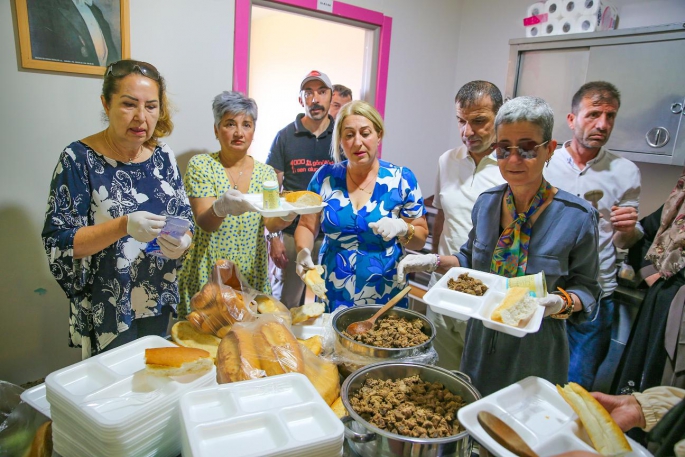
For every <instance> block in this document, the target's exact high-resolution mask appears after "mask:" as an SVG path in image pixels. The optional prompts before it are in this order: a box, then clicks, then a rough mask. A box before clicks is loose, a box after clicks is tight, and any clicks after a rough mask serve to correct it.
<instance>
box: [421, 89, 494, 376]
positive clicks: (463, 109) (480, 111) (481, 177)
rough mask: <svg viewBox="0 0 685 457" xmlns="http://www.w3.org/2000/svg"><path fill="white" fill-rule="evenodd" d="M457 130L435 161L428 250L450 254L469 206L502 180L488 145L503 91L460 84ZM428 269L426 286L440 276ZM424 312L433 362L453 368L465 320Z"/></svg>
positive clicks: (460, 240)
mask: <svg viewBox="0 0 685 457" xmlns="http://www.w3.org/2000/svg"><path fill="white" fill-rule="evenodd" d="M454 101H455V105H456V110H457V122H458V123H459V134H460V136H461V140H462V142H463V145H461V146H459V147H458V148H456V149H450V150H449V151H447V152H445V153H444V154H443V155H442V156H440V159H439V161H438V164H439V165H438V177H437V180H436V182H435V196H434V197H433V206H434V207H435V208H437V209H438V215H437V217H436V220H435V223H434V224H433V252H434V253H437V254H439V255H451V254H454V253H456V252H458V251H459V248H461V246H462V244H464V243H465V242H466V241H467V239H468V236H469V232H470V231H471V228H472V223H471V210H472V209H473V205H474V203H475V202H476V199H477V198H478V196H479V195H480V194H481V192H483V191H484V190H486V189H489V188H491V187H494V186H497V185H499V184H502V183H504V178H502V175H501V174H500V171H499V167H498V166H497V159H496V158H495V155H494V152H492V148H491V147H490V145H491V144H492V143H494V142H495V141H496V135H495V116H496V115H497V111H498V110H499V108H500V106H502V94H501V92H500V91H499V89H497V87H496V86H495V85H494V84H492V83H489V82H487V81H471V82H469V83H467V84H465V85H464V86H463V87H462V88H461V89H459V92H457V96H456V97H455V100H454ZM440 277H441V275H439V274H437V273H433V274H432V275H431V281H430V284H429V286H432V285H433V284H435V282H437V280H438V279H440ZM426 315H427V316H428V318H429V319H430V320H431V321H433V323H434V324H435V326H436V330H437V331H436V337H435V339H434V340H433V345H434V347H435V350H436V351H437V352H438V357H439V360H438V365H439V366H441V367H443V368H447V369H450V370H458V369H459V363H460V362H461V353H462V351H463V349H464V333H465V332H466V322H465V321H460V320H458V319H454V318H452V317H448V316H443V315H442V314H437V313H434V312H433V311H432V310H431V309H430V307H429V308H428V310H427V311H426Z"/></svg>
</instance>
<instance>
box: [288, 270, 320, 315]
mask: <svg viewBox="0 0 685 457" xmlns="http://www.w3.org/2000/svg"><path fill="white" fill-rule="evenodd" d="M310 271H311V270H310ZM325 310H326V306H325V305H324V304H323V303H305V304H304V305H302V306H298V307H297V308H291V309H290V314H291V315H292V320H293V324H300V323H302V322H305V321H308V320H309V319H316V318H317V317H319V316H321V315H322V314H323V312H324V311H325Z"/></svg>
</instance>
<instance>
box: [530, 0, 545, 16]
mask: <svg viewBox="0 0 685 457" xmlns="http://www.w3.org/2000/svg"><path fill="white" fill-rule="evenodd" d="M546 12H547V11H546V10H545V2H537V3H533V4H532V5H530V6H529V7H528V10H526V17H530V16H539V15H540V14H542V13H546Z"/></svg>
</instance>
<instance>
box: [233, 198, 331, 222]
mask: <svg viewBox="0 0 685 457" xmlns="http://www.w3.org/2000/svg"><path fill="white" fill-rule="evenodd" d="M245 200H247V201H248V202H250V203H252V204H253V205H254V206H255V208H257V210H258V212H259V214H261V215H262V216H264V217H283V216H287V215H288V214H290V213H293V212H294V213H296V214H300V215H302V214H314V213H319V212H321V210H322V209H323V208H324V207H325V206H328V203H326V202H322V203H321V204H320V205H316V206H294V205H292V204H290V203H288V202H287V201H285V198H283V197H280V202H281V207H280V208H277V209H264V198H263V195H262V194H245Z"/></svg>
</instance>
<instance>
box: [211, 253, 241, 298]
mask: <svg viewBox="0 0 685 457" xmlns="http://www.w3.org/2000/svg"><path fill="white" fill-rule="evenodd" d="M213 270H214V271H213V273H214V274H213V275H212V277H213V278H219V279H221V282H222V283H223V284H225V285H227V286H230V287H231V288H233V289H235V290H237V291H241V292H242V290H243V289H242V285H241V284H240V277H239V276H238V273H237V271H238V269H237V267H236V266H235V264H234V263H233V262H231V261H230V260H225V259H221V260H217V261H216V263H215V264H214V267H213Z"/></svg>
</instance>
